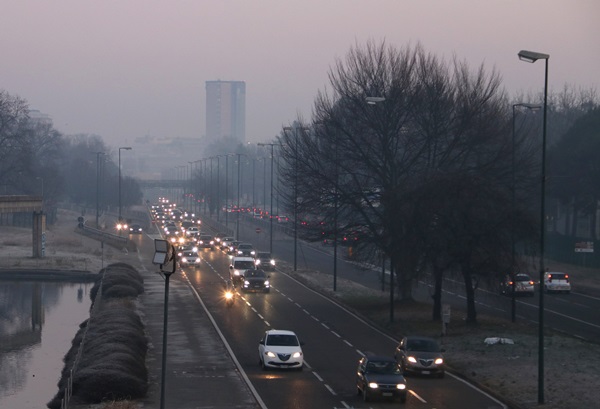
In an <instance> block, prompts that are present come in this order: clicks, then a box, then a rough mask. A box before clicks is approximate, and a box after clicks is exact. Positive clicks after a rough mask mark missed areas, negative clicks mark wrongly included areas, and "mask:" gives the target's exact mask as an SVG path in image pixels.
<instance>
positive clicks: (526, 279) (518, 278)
mask: <svg viewBox="0 0 600 409" xmlns="http://www.w3.org/2000/svg"><path fill="white" fill-rule="evenodd" d="M515 281H531V278H529V276H527V275H523V274H520V275H518V276H516V277H515Z"/></svg>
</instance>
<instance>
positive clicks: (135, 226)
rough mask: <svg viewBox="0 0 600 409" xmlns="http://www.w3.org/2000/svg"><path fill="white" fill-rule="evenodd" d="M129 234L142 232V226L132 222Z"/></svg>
mask: <svg viewBox="0 0 600 409" xmlns="http://www.w3.org/2000/svg"><path fill="white" fill-rule="evenodd" d="M129 234H142V226H140V225H139V224H132V225H131V226H129Z"/></svg>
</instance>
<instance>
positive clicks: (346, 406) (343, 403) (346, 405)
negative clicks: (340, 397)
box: [342, 401, 350, 409]
mask: <svg viewBox="0 0 600 409" xmlns="http://www.w3.org/2000/svg"><path fill="white" fill-rule="evenodd" d="M342 405H344V407H345V408H346V409H350V405H348V404H347V403H346V402H344V401H342Z"/></svg>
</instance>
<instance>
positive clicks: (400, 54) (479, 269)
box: [278, 43, 600, 323]
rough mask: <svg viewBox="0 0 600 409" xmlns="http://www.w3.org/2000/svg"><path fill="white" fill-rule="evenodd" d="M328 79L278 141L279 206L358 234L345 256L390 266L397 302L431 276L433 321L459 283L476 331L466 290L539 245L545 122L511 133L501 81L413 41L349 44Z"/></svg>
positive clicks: (522, 260) (526, 122)
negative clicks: (451, 283)
mask: <svg viewBox="0 0 600 409" xmlns="http://www.w3.org/2000/svg"><path fill="white" fill-rule="evenodd" d="M329 80H330V86H331V90H329V91H323V92H321V93H319V95H318V96H317V97H316V100H315V103H314V109H313V117H312V119H311V120H310V121H309V122H307V121H305V120H303V118H298V120H297V121H296V122H295V123H294V124H293V127H295V129H296V132H282V133H281V135H280V136H279V138H278V144H280V145H281V151H280V152H281V153H280V154H281V156H282V159H283V162H284V166H283V167H282V173H281V177H282V178H283V180H285V181H286V183H284V185H286V186H289V187H290V188H289V189H287V190H286V192H285V197H286V202H287V204H288V208H289V209H291V210H292V211H293V212H294V213H295V214H297V215H303V217H307V216H306V215H319V219H320V221H321V224H322V223H325V224H328V225H330V226H333V227H334V229H336V230H337V231H338V232H339V233H340V234H343V232H344V231H348V230H356V229H357V228H359V229H360V230H361V231H365V232H368V234H366V235H365V240H362V241H359V242H358V243H359V244H358V245H359V249H358V251H355V252H354V254H356V255H358V256H359V257H361V259H362V260H363V261H365V262H369V263H374V262H376V261H378V260H380V258H381V257H385V258H387V259H388V260H390V264H391V266H392V268H393V271H394V272H395V274H396V278H397V283H398V292H399V294H400V296H401V297H402V298H410V296H411V287H412V281H413V280H415V279H417V278H419V275H420V274H422V273H423V272H424V271H427V272H429V273H431V274H433V276H434V277H435V293H434V296H433V298H434V302H435V303H434V306H433V318H434V319H439V314H440V310H441V305H440V302H441V285H442V277H443V275H445V274H449V273H457V274H460V276H461V277H462V279H463V280H464V284H465V288H466V295H467V318H466V319H467V321H468V322H471V323H474V322H476V310H475V302H474V288H475V284H474V282H473V280H474V279H480V280H484V279H489V280H496V279H497V277H498V274H499V273H506V272H509V271H515V270H518V269H522V270H524V271H530V268H531V266H532V264H533V263H532V258H533V257H534V256H535V255H536V251H537V250H536V249H537V248H538V247H539V242H538V238H539V228H540V227H539V216H538V215H539V211H538V210H537V209H539V208H540V152H541V132H540V130H541V115H538V116H537V118H538V119H537V120H535V118H533V117H532V118H529V119H527V118H523V115H522V116H521V120H519V121H517V122H516V123H517V124H518V126H517V127H515V126H514V123H515V122H514V119H515V118H514V116H513V111H512V103H511V101H510V100H509V98H508V96H507V95H506V93H505V91H504V90H503V89H502V87H501V80H500V77H499V75H498V73H497V72H495V71H493V70H492V71H491V72H488V71H486V70H485V69H484V67H483V66H481V67H479V68H477V69H476V70H471V69H469V67H468V65H467V64H466V63H465V62H462V61H459V60H457V59H453V60H452V61H451V62H445V61H443V60H441V59H439V58H438V57H436V56H435V55H432V54H429V53H427V52H426V51H425V50H424V49H423V48H422V47H421V46H420V45H416V46H414V47H410V46H407V47H404V48H402V49H397V48H395V47H392V46H388V45H387V44H385V43H382V44H379V45H377V44H374V43H368V44H367V45H366V46H364V47H359V46H357V47H354V48H352V49H351V50H350V52H349V53H348V55H347V57H346V59H345V60H343V61H342V60H339V61H338V62H337V63H336V65H335V66H334V67H333V68H332V69H331V70H330V73H329ZM592 99H593V98H592ZM369 102H370V103H369ZM529 102H532V101H529ZM533 102H535V100H534V101H533ZM570 113H571V114H573V112H572V111H571V112H570ZM582 114H583V113H582ZM554 120H555V121H558V119H557V118H554ZM568 128H569V127H565V129H568ZM573 132H575V131H573ZM597 139H598V140H600V138H597ZM298 175H301V177H298ZM596 180H598V179H596ZM571 193H572V192H571ZM594 200H595V202H594ZM591 203H593V204H594V205H596V204H597V197H596V198H595V199H593V198H592V201H591ZM515 246H516V247H517V248H518V249H519V255H520V256H521V257H519V258H517V259H516V261H513V260H514V259H513V257H512V254H514V251H513V249H514V248H515ZM528 258H529V259H528ZM519 264H522V265H521V266H519Z"/></svg>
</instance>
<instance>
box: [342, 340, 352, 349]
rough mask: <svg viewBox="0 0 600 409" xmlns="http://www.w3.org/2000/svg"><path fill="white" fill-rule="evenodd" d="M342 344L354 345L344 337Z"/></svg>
mask: <svg viewBox="0 0 600 409" xmlns="http://www.w3.org/2000/svg"><path fill="white" fill-rule="evenodd" d="M343 341H344V344H346V345H348V346H349V347H353V346H354V345H352V344H351V343H350V342H348V340H346V339H344V340H343Z"/></svg>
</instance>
